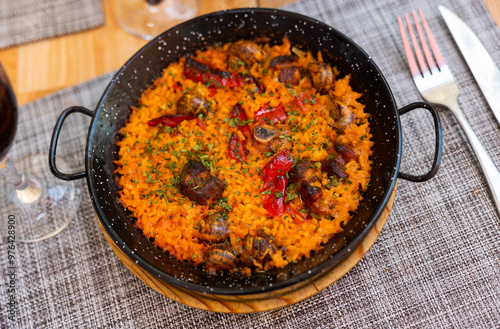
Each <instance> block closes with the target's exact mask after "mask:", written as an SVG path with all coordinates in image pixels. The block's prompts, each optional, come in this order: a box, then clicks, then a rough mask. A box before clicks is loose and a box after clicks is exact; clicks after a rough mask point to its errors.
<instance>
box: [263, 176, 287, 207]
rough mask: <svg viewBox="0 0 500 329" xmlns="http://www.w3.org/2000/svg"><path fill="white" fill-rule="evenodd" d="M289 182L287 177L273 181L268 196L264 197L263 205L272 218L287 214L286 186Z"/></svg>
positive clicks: (279, 177)
mask: <svg viewBox="0 0 500 329" xmlns="http://www.w3.org/2000/svg"><path fill="white" fill-rule="evenodd" d="M287 184H288V182H287V179H286V177H285V176H278V177H276V179H275V180H273V181H272V184H270V185H271V186H270V187H269V189H268V190H267V191H268V194H266V195H265V196H264V199H263V200H262V205H263V206H264V209H266V210H267V212H268V213H269V214H270V215H271V216H281V215H283V214H284V213H285V199H284V195H285V192H286V186H287Z"/></svg>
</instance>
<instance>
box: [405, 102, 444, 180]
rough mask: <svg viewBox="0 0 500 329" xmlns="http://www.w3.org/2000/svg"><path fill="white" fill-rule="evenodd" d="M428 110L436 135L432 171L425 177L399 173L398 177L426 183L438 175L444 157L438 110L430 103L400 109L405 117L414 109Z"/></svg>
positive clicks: (415, 104) (419, 103) (414, 104)
mask: <svg viewBox="0 0 500 329" xmlns="http://www.w3.org/2000/svg"><path fill="white" fill-rule="evenodd" d="M420 108H422V109H426V110H427V111H429V112H430V113H431V114H432V118H433V119H434V131H435V133H436V151H435V152H434V161H433V162H432V167H431V169H430V170H429V171H428V172H427V173H426V174H423V175H411V174H406V173H403V172H399V173H398V177H400V178H403V179H406V180H409V181H412V182H425V181H426V180H429V179H431V178H432V177H434V175H435V174H436V173H437V170H438V168H439V164H440V162H441V156H442V155H443V131H442V129H441V121H440V120H439V115H438V112H437V110H436V108H435V107H434V106H433V105H432V104H431V103H428V102H415V103H411V104H408V105H406V106H405V107H403V108H401V109H399V114H400V115H403V114H405V113H408V112H410V111H412V110H414V109H420Z"/></svg>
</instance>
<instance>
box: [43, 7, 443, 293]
mask: <svg viewBox="0 0 500 329" xmlns="http://www.w3.org/2000/svg"><path fill="white" fill-rule="evenodd" d="M284 35H287V36H288V38H289V40H290V42H291V43H292V45H294V46H297V47H299V48H302V49H309V50H311V51H312V52H313V53H316V52H317V51H321V52H322V55H323V58H324V61H325V62H330V63H332V66H336V67H337V68H338V69H339V71H340V73H341V75H347V74H350V75H351V85H352V87H353V89H354V90H355V91H359V92H362V93H363V96H362V98H361V100H360V101H361V102H362V103H363V104H365V105H366V109H365V111H366V112H368V113H370V114H371V119H370V125H371V133H372V134H373V141H374V155H373V159H372V160H373V169H372V179H371V187H370V188H369V189H368V191H367V193H366V195H365V197H364V199H363V201H362V202H361V204H360V206H359V208H358V210H357V211H356V212H355V213H354V215H353V218H352V219H351V220H350V221H349V223H348V224H347V226H346V228H345V230H344V231H343V232H342V233H340V234H338V235H336V236H335V237H334V238H332V239H331V240H330V241H329V242H328V243H327V244H326V245H325V246H324V248H323V249H322V250H321V251H319V252H315V253H313V254H312V255H311V257H310V258H308V259H304V260H302V261H300V262H298V263H296V264H290V265H288V266H286V267H285V268H282V269H275V270H271V271H268V272H266V273H256V274H252V275H251V276H250V277H239V276H228V275H226V276H214V275H210V274H207V273H205V272H203V271H202V270H201V269H200V268H198V267H194V266H192V265H190V264H188V263H185V262H182V261H179V260H177V259H175V258H173V257H171V256H170V255H169V254H166V253H164V252H163V251H161V250H160V249H159V248H157V247H155V246H154V244H153V242H151V241H150V240H148V239H147V238H146V237H145V236H144V235H143V234H142V232H141V231H140V230H139V229H138V228H136V227H135V226H134V223H135V219H134V218H133V217H132V215H131V213H130V212H129V211H127V210H125V209H124V207H123V206H122V205H121V204H120V202H119V201H118V198H117V191H118V186H117V184H116V183H115V179H114V175H113V171H114V170H115V169H116V167H115V165H114V163H113V161H114V160H116V159H117V152H118V147H117V146H116V142H117V139H118V138H119V134H118V131H119V130H120V128H121V127H122V126H124V124H125V122H126V120H127V118H128V115H129V109H130V107H131V106H134V105H136V104H137V102H138V99H139V98H140V96H141V93H142V92H143V91H144V90H145V89H146V88H147V87H148V86H149V85H151V84H152V82H153V81H154V80H155V79H156V78H158V77H160V76H161V74H162V72H163V70H164V69H165V68H166V67H167V66H168V64H169V63H171V62H173V61H177V60H178V59H179V58H180V57H182V56H184V55H186V54H188V53H193V52H194V51H195V50H197V49H202V48H204V47H206V46H207V45H211V44H214V43H217V42H222V43H225V42H230V41H236V40H239V39H253V38H256V37H261V36H267V37H269V38H270V40H271V41H270V43H281V41H282V38H283V36H284ZM416 108H425V109H427V110H428V111H430V113H431V114H432V116H433V119H434V130H435V133H436V146H435V147H436V150H435V156H434V161H433V164H432V166H431V169H430V171H429V172H428V173H427V174H425V175H421V176H413V175H409V174H405V173H402V172H399V166H400V158H401V157H400V156H401V143H402V141H401V139H402V137H401V136H402V134H401V124H400V115H402V114H404V113H406V112H409V111H411V110H413V109H416ZM75 112H79V113H82V114H85V115H88V116H91V117H92V121H91V124H90V127H89V132H88V137H87V144H86V145H87V146H86V154H85V171H84V172H78V173H73V174H66V173H62V172H60V171H59V170H58V169H57V167H56V163H55V155H56V146H57V140H58V138H59V133H60V129H61V126H62V125H63V123H64V120H65V119H66V118H67V116H68V115H70V114H72V113H75ZM441 149H442V137H441V126H440V121H439V117H438V114H437V111H436V110H435V108H434V107H432V105H430V104H428V103H425V102H417V103H412V104H410V105H407V106H405V107H403V108H401V109H398V107H397V105H396V103H395V100H394V97H393V95H392V93H391V90H390V88H389V86H388V84H387V81H386V80H385V78H384V76H383V75H382V72H380V70H379V69H378V68H377V66H376V65H375V63H374V62H373V61H372V60H371V59H370V57H369V56H368V55H367V54H366V53H365V52H364V51H363V50H362V49H361V48H360V47H359V46H357V45H356V44H355V43H354V42H353V41H352V40H350V39H349V38H348V37H346V36H345V35H344V34H342V33H341V32H339V31H337V30H335V29H334V28H332V27H330V26H328V25H326V24H324V23H322V22H319V21H317V20H315V19H312V18H309V17H306V16H302V15H299V14H296V13H291V12H286V11H282V10H274V9H261V8H247V9H235V10H229V11H223V12H217V13H212V14H208V15H205V16H200V17H197V18H194V19H192V20H190V21H187V22H185V23H183V24H180V25H178V26H176V27H174V28H172V29H170V30H168V31H166V32H164V33H163V34H161V35H160V36H158V37H157V38H155V39H154V40H152V41H151V42H149V43H148V44H147V45H146V46H144V47H143V48H142V49H141V50H139V51H138V52H137V53H136V54H135V55H134V56H133V57H132V58H131V59H130V60H129V61H128V62H127V63H126V64H125V65H124V66H123V67H122V68H121V69H120V70H119V71H118V73H117V74H116V75H115V76H114V78H113V79H112V80H111V82H110V83H109V85H108V87H107V88H106V90H105V91H104V94H103V95H102V97H101V99H100V101H99V104H98V105H97V108H96V109H95V111H94V112H92V111H90V110H88V109H85V108H82V107H70V108H68V109H66V110H65V111H64V112H63V113H62V114H61V116H60V118H59V120H58V122H57V125H56V127H55V129H54V134H53V136H52V141H51V147H50V159H49V164H50V167H51V170H52V172H53V174H54V175H55V176H57V177H58V178H60V179H64V180H73V179H80V178H86V180H87V184H88V188H89V193H90V196H91V198H92V203H93V205H94V209H95V212H96V214H97V216H98V218H99V220H100V222H101V224H102V226H103V227H104V229H105V230H106V232H107V233H108V235H109V236H110V237H111V239H112V240H113V241H114V242H115V243H116V245H117V246H118V247H119V248H120V249H121V250H122V251H123V252H124V253H125V254H126V255H127V256H128V257H129V258H130V259H131V260H132V261H133V262H135V263H136V264H137V265H138V266H140V267H141V268H143V269H144V270H146V271H148V272H149V273H151V274H152V275H154V276H155V277H157V278H159V279H160V280H163V281H165V282H166V283H169V284H174V285H176V286H179V287H181V288H185V289H189V290H193V291H197V292H207V293H211V294H217V295H244V294H256V293H262V292H266V291H272V290H276V289H281V288H284V287H288V286H291V285H294V284H296V283H299V282H302V281H304V280H306V279H308V278H311V277H313V276H316V275H319V274H321V273H323V272H325V271H327V270H329V269H331V268H332V267H334V266H335V265H336V264H338V263H339V262H340V261H342V260H343V259H345V258H346V257H347V256H348V255H349V254H350V253H351V251H353V250H355V249H356V247H357V246H358V244H359V243H360V242H361V241H362V240H363V239H364V238H365V236H366V235H367V234H368V233H369V231H370V230H371V228H372V227H373V225H374V224H375V223H376V221H377V220H378V218H379V217H380V216H381V214H382V212H383V210H384V208H385V206H386V205H387V203H388V201H389V198H390V196H391V194H392V192H393V190H394V188H395V184H396V179H397V178H398V177H399V178H403V179H407V180H411V181H425V180H427V179H430V178H431V177H432V176H434V174H435V173H436V171H437V168H438V166H439V162H440V158H441Z"/></svg>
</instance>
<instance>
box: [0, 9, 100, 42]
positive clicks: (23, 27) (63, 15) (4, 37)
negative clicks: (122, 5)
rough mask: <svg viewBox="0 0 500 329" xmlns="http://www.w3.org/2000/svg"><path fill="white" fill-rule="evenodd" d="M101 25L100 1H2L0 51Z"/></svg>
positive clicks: (0, 11)
mask: <svg viewBox="0 0 500 329" xmlns="http://www.w3.org/2000/svg"><path fill="white" fill-rule="evenodd" d="M102 24H104V13H103V11H102V2H101V0H85V1H82V0H57V1H56V0H36V1H33V0H2V1H0V49H1V48H7V47H11V46H15V45H18V44H22V43H26V42H31V41H37V40H41V39H47V38H53V37H57V36H60V35H65V34H69V33H74V32H79V31H83V30H87V29H90V28H94V27H97V26H99V25H102Z"/></svg>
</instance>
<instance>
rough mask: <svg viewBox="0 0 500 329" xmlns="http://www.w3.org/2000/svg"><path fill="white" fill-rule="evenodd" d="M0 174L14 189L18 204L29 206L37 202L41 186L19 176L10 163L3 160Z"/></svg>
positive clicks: (34, 181)
mask: <svg viewBox="0 0 500 329" xmlns="http://www.w3.org/2000/svg"><path fill="white" fill-rule="evenodd" d="M0 174H2V175H3V176H4V177H5V179H7V181H9V182H10V183H11V184H12V185H13V186H14V188H15V189H16V199H17V200H15V201H17V202H18V203H20V204H30V203H33V202H36V201H38V200H39V199H40V198H41V196H42V194H43V193H42V192H43V188H42V184H40V182H39V181H38V180H36V179H34V178H32V177H26V176H25V175H23V174H21V173H20V172H19V171H18V170H17V168H16V167H15V166H14V164H13V163H12V161H10V160H9V159H7V158H6V159H4V160H3V161H2V162H0Z"/></svg>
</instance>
